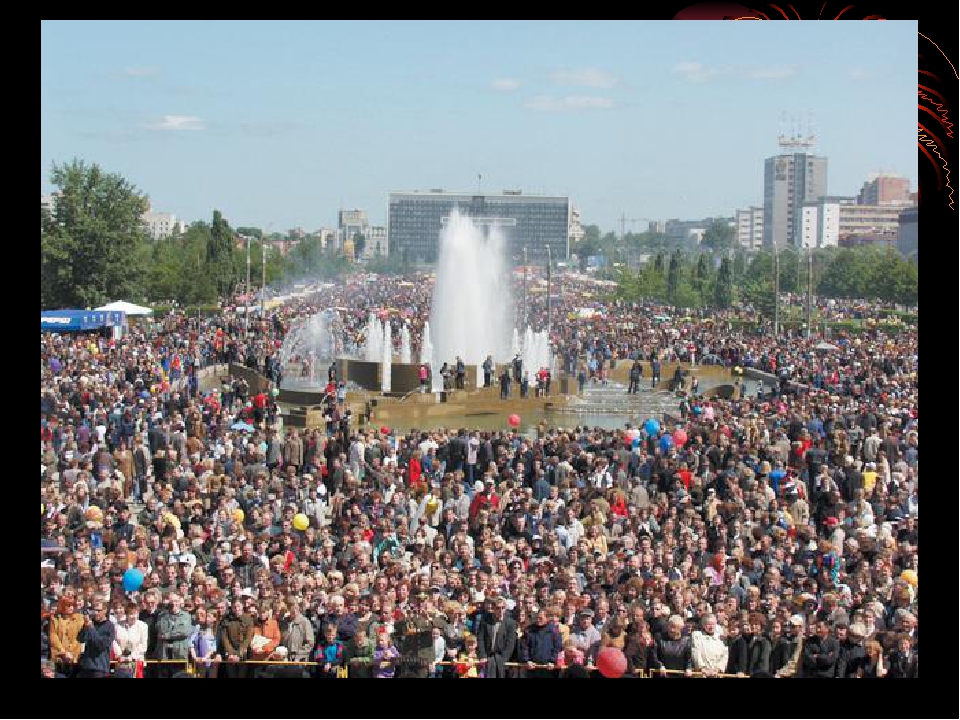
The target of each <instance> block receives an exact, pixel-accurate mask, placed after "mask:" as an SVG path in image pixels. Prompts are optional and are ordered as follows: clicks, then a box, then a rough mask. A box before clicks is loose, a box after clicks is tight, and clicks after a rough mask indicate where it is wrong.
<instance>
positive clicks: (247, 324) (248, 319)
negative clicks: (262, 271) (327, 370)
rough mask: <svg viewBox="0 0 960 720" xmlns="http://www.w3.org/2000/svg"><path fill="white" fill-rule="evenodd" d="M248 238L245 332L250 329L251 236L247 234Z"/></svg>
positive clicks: (244, 304) (244, 307)
mask: <svg viewBox="0 0 960 720" xmlns="http://www.w3.org/2000/svg"><path fill="white" fill-rule="evenodd" d="M245 237H246V238H247V287H246V291H245V292H244V296H245V298H244V301H243V329H244V332H249V331H250V313H249V310H250V236H249V235H247V236H245Z"/></svg>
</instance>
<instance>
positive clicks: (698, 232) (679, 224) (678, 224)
mask: <svg viewBox="0 0 960 720" xmlns="http://www.w3.org/2000/svg"><path fill="white" fill-rule="evenodd" d="M707 225H709V222H708V221H707V220H675V219H674V220H667V221H666V223H664V226H663V231H664V233H665V234H666V236H667V237H668V238H670V239H671V240H676V241H687V240H690V239H691V238H692V239H694V240H695V241H696V242H697V243H698V244H699V242H700V240H702V239H703V233H704V232H705V231H706V229H707Z"/></svg>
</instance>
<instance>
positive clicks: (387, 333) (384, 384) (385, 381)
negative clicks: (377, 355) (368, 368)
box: [380, 322, 393, 395]
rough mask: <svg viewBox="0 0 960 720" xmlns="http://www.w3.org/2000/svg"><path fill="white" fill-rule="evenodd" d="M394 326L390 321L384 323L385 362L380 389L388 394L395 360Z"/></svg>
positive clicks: (381, 369) (382, 368)
mask: <svg viewBox="0 0 960 720" xmlns="http://www.w3.org/2000/svg"><path fill="white" fill-rule="evenodd" d="M392 332H393V331H392V328H391V327H390V323H389V322H385V323H384V324H383V364H382V365H381V368H380V391H381V392H382V393H383V394H384V395H387V394H388V393H389V392H390V380H391V378H390V363H391V362H392V361H393V338H392Z"/></svg>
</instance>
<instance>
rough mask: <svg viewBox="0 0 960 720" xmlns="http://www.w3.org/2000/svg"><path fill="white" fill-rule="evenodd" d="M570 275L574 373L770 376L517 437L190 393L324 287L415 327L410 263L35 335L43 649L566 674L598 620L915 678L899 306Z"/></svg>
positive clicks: (754, 655) (647, 669) (559, 316)
mask: <svg viewBox="0 0 960 720" xmlns="http://www.w3.org/2000/svg"><path fill="white" fill-rule="evenodd" d="M589 288H590V284H589V282H588V281H586V280H578V279H573V278H568V279H567V281H566V284H565V286H564V289H563V293H562V294H561V296H560V300H559V301H558V303H557V304H556V305H555V306H554V308H553V312H554V313H556V314H555V315H554V320H553V322H552V323H551V330H552V340H553V346H554V348H555V351H556V352H557V353H558V354H559V356H560V357H561V358H562V362H561V365H560V366H561V367H563V368H564V369H565V370H566V371H567V372H571V371H577V370H578V369H582V368H583V367H589V366H590V365H591V364H592V368H591V369H592V370H593V371H594V372H597V373H598V374H602V373H603V371H604V370H605V368H607V367H609V366H610V365H611V364H613V363H616V362H617V361H619V360H625V361H631V360H634V359H643V360H645V361H648V362H650V364H651V365H652V364H653V362H654V361H656V362H658V363H659V362H660V361H661V360H662V361H664V362H666V361H670V360H673V359H679V360H681V361H685V362H690V361H694V362H698V363H700V362H705V361H707V362H709V361H714V359H715V361H717V362H720V363H723V364H727V365H730V366H741V367H750V366H753V367H757V368H758V369H764V370H767V371H771V372H774V373H777V374H779V375H781V377H782V378H783V380H784V382H783V383H781V384H776V385H774V386H773V387H772V388H768V390H769V392H766V393H763V394H758V395H756V396H754V395H745V396H743V397H742V398H738V399H734V400H721V399H706V398H703V397H701V396H699V395H696V394H690V395H688V396H687V397H685V398H684V400H683V402H682V403H681V409H680V414H679V416H678V417H675V418H658V419H657V420H658V421H659V422H657V423H646V424H644V426H643V427H640V428H633V427H625V428H624V429H623V430H617V431H609V430H600V429H591V428H586V427H576V428H570V429H560V428H555V429H547V430H543V431H541V432H539V433H538V434H537V436H536V437H530V436H523V435H520V434H518V433H516V432H511V431H506V430H504V431H499V432H475V431H470V430H467V429H462V430H446V429H435V428H423V429H410V430H409V431H402V430H399V429H395V430H391V429H390V428H358V427H354V426H351V425H350V423H349V421H348V419H347V418H346V417H344V421H343V422H339V423H333V424H331V425H330V426H329V427H328V428H327V429H320V430H308V431H296V430H291V429H283V428H282V427H280V426H279V425H278V423H277V420H278V418H277V414H276V408H275V406H274V404H273V398H272V395H271V393H269V392H261V393H258V394H252V393H251V392H250V391H249V389H248V388H247V387H246V386H245V384H244V383H242V382H240V381H236V382H233V383H230V384H228V385H226V386H225V387H223V388H219V389H215V390H212V391H210V392H200V389H199V384H198V382H197V371H198V370H199V369H200V368H202V367H205V366H207V365H210V364H214V363H219V362H225V361H232V362H237V363H241V364H245V365H248V366H249V367H252V368H255V369H257V370H259V371H260V372H262V373H264V374H266V375H267V376H268V377H271V378H273V379H274V380H279V379H280V377H281V374H282V372H283V368H282V367H281V366H280V363H279V351H280V348H281V346H282V342H283V338H284V336H285V333H286V332H287V331H288V329H289V327H290V325H291V323H293V322H295V321H296V320H297V319H298V318H303V317H306V316H308V315H309V314H311V313H313V312H316V310H317V309H319V308H322V307H333V306H341V307H344V308H349V310H347V311H343V312H341V317H342V319H343V324H344V328H345V332H346V333H348V334H350V335H351V337H349V338H348V339H347V344H349V343H350V342H351V341H353V342H355V343H357V344H359V341H360V340H362V332H363V327H364V325H365V323H366V319H367V315H368V313H369V312H370V311H375V312H384V311H385V310H386V309H387V308H392V310H388V311H386V312H387V315H386V316H388V317H391V318H396V319H397V321H398V322H400V321H403V320H405V321H407V322H409V323H411V325H412V326H413V327H414V328H415V329H416V328H420V327H422V322H423V320H424V319H425V318H426V313H428V308H429V282H428V280H427V279H425V278H423V277H422V276H417V277H413V278H408V279H388V280H384V281H382V282H375V283H368V282H360V283H357V284H355V285H336V286H333V287H327V288H324V289H323V290H321V291H320V292H319V293H317V294H316V295H315V296H313V297H311V298H309V299H306V300H303V301H298V302H295V303H291V304H288V305H284V306H283V307H281V308H278V309H275V310H274V311H272V312H271V314H270V315H269V316H268V317H265V318H263V319H252V318H251V320H250V321H249V324H248V323H247V322H246V321H245V320H244V319H243V318H242V317H241V316H239V315H237V314H235V313H234V312H232V311H230V310H229V309H224V311H223V312H221V313H220V314H218V315H217V316H215V317H213V318H209V319H202V318H188V317H185V316H183V315H182V314H176V313H175V314H173V315H172V316H170V317H168V318H166V319H164V320H163V321H160V322H156V323H148V324H146V325H143V326H140V327H133V328H132V329H131V332H130V333H129V334H128V335H127V336H126V337H124V338H122V339H119V340H113V339H108V338H105V337H100V336H97V335H79V336H76V335H57V334H47V335H42V336H41V672H42V674H44V675H46V676H88V677H106V676H111V675H112V676H128V677H129V676H135V675H139V674H145V675H148V676H149V675H155V676H170V675H174V674H176V673H178V672H179V671H182V670H184V669H185V668H187V667H189V668H191V669H192V670H191V671H192V672H193V673H194V674H196V675H198V676H201V677H258V676H262V675H277V674H289V675H294V676H313V677H338V676H339V677H342V676H344V674H347V675H348V676H350V677H355V676H375V677H381V678H390V677H397V676H400V677H403V676H417V677H427V676H430V677H449V678H453V677H505V676H537V675H550V676H556V675H563V676H571V677H576V676H583V675H584V674H586V673H587V672H589V671H590V669H591V668H592V667H593V666H594V664H595V663H596V662H597V658H598V655H599V654H600V652H601V651H602V650H603V649H604V648H607V647H614V648H617V649H619V650H620V651H622V653H623V655H624V656H625V658H626V660H627V672H628V674H631V675H636V674H638V673H641V672H642V673H644V674H649V673H652V674H664V675H666V676H671V675H685V674H698V675H700V674H702V675H717V674H720V675H727V674H729V675H735V676H736V675H740V676H757V675H774V676H777V677H799V676H804V677H806V676H814V677H880V676H885V677H916V676H917V666H918V639H919V636H918V612H919V609H918V575H917V573H918V547H919V514H918V492H919V474H918V471H919V468H918V447H919V445H918V420H917V406H918V381H917V368H918V337H917V333H916V331H915V330H914V331H912V332H905V333H902V334H900V335H898V336H895V337H893V336H891V337H887V336H885V335H884V334H883V333H882V332H879V331H871V332H867V333H864V334H863V335H862V336H860V337H859V338H857V339H852V338H845V337H841V338H834V339H833V340H832V342H834V343H835V344H836V346H837V349H836V350H832V351H822V350H817V349H816V344H817V342H818V341H820V340H822V338H812V339H810V340H807V339H804V338H797V337H791V338H790V339H789V341H787V342H785V341H784V340H783V338H781V339H780V340H779V341H778V340H777V339H776V338H774V337H772V336H771V335H770V334H769V333H767V334H756V335H752V334H748V333H744V332H739V331H733V330H731V328H730V327H729V325H728V324H727V321H728V320H729V319H730V317H731V316H730V315H720V316H718V315H712V316H711V317H709V318H701V317H696V318H693V317H686V316H685V315H682V314H681V313H680V312H678V311H676V310H675V309H672V308H665V307H656V308H654V307H639V306H623V305H618V304H617V303H615V302H614V301H606V300H597V299H596V298H590V297H589V295H588V293H589V292H590V290H589ZM586 304H589V305H590V306H591V307H593V308H595V309H597V310H599V311H600V312H598V313H597V314H595V315H593V316H592V317H581V316H580V315H579V314H577V312H576V309H577V308H578V307H581V306H583V305H586ZM533 315H534V316H536V317H538V318H539V317H541V315H540V313H539V312H537V311H536V309H535V308H534V311H533ZM625 324H627V325H629V327H625V326H624V325H625ZM396 330H397V328H395V332H394V337H397V336H398V334H399V333H397V332H396ZM413 335H414V345H415V347H417V346H418V345H419V336H418V335H417V331H415V332H414V333H413ZM708 358H709V359H708ZM342 399H343V398H342V395H341V396H340V397H339V400H341V401H342ZM131 578H134V579H140V582H132V583H131V582H130V580H131ZM144 661H146V663H145V667H144ZM158 661H167V662H165V663H164V662H158ZM266 661H274V662H273V663H267V662H266ZM277 661H279V662H277ZM281 663H286V664H281ZM297 663H301V664H297Z"/></svg>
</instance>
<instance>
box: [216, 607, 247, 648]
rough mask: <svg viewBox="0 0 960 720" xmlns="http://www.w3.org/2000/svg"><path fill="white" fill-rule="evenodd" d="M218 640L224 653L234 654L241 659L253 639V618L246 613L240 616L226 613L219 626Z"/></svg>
mask: <svg viewBox="0 0 960 720" xmlns="http://www.w3.org/2000/svg"><path fill="white" fill-rule="evenodd" d="M220 640H221V642H222V644H223V654H224V655H236V656H237V657H239V658H240V659H241V660H244V659H246V657H247V649H248V648H249V647H250V641H251V640H253V618H252V617H250V616H249V615H247V614H246V613H244V614H243V615H241V616H240V617H237V616H236V615H234V614H233V613H231V614H229V615H227V617H226V619H225V620H224V621H223V623H222V624H221V626H220Z"/></svg>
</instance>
